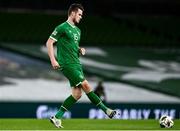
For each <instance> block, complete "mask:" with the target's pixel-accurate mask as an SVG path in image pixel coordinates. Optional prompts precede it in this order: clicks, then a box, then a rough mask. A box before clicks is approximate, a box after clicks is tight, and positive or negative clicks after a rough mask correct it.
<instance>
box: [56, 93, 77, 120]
mask: <svg viewBox="0 0 180 131" xmlns="http://www.w3.org/2000/svg"><path fill="white" fill-rule="evenodd" d="M76 101H77V100H76V99H75V98H74V97H73V96H72V95H70V96H69V97H68V98H66V100H65V101H64V103H63V104H62V105H61V107H60V109H59V111H58V112H57V113H56V115H55V117H56V118H58V119H61V118H62V117H63V115H64V113H65V111H68V110H69V109H70V108H71V107H72V106H73V104H74V103H76Z"/></svg>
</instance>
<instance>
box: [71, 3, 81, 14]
mask: <svg viewBox="0 0 180 131" xmlns="http://www.w3.org/2000/svg"><path fill="white" fill-rule="evenodd" d="M78 9H80V10H82V11H84V7H83V6H82V5H81V4H77V3H74V4H71V5H70V7H69V9H68V16H69V15H70V14H71V12H73V11H78Z"/></svg>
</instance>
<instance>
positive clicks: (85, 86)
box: [81, 81, 92, 93]
mask: <svg viewBox="0 0 180 131" xmlns="http://www.w3.org/2000/svg"><path fill="white" fill-rule="evenodd" d="M81 85H82V89H83V90H84V92H85V93H89V92H91V91H92V89H91V87H90V85H89V83H88V81H84V82H83V83H82V84H81Z"/></svg>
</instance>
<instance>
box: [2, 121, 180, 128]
mask: <svg viewBox="0 0 180 131" xmlns="http://www.w3.org/2000/svg"><path fill="white" fill-rule="evenodd" d="M174 122H175V125H174V127H173V128H171V129H163V128H160V127H159V124H158V121H157V120H110V119H107V120H89V119H65V120H63V126H64V128H63V129H57V128H55V127H54V126H53V125H52V124H51V123H50V122H49V120H47V119H42V120H39V119H0V130H180V120H174Z"/></svg>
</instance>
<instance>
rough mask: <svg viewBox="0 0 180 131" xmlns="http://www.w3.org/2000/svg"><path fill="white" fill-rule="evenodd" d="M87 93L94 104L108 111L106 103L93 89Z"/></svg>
mask: <svg viewBox="0 0 180 131" xmlns="http://www.w3.org/2000/svg"><path fill="white" fill-rule="evenodd" d="M86 95H87V96H88V98H89V100H90V101H91V102H92V103H93V104H94V105H96V106H97V107H98V108H100V109H102V110H103V111H104V112H105V113H106V111H107V109H108V108H107V107H106V106H105V105H104V103H103V102H102V100H101V99H100V98H99V97H98V96H97V95H96V94H95V93H94V92H93V91H91V92H89V93H87V94H86Z"/></svg>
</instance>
